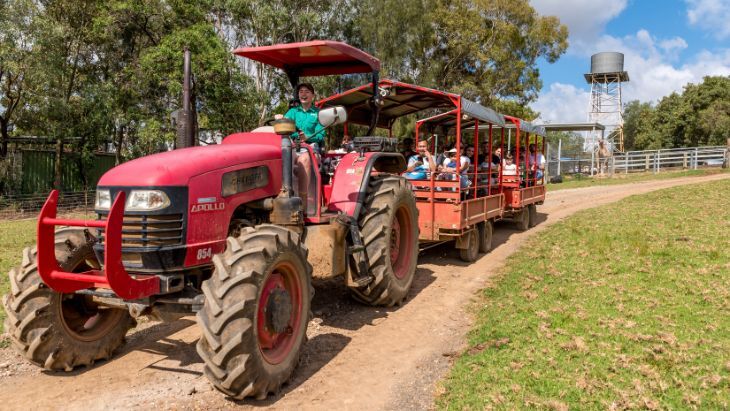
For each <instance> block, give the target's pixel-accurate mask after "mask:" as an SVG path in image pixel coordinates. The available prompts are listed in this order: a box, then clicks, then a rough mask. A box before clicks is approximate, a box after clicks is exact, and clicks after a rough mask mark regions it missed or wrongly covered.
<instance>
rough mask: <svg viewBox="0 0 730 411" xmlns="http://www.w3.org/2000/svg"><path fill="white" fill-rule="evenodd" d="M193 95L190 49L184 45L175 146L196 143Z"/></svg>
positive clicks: (190, 145)
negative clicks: (180, 97) (181, 89)
mask: <svg viewBox="0 0 730 411" xmlns="http://www.w3.org/2000/svg"><path fill="white" fill-rule="evenodd" d="M194 99H195V97H194V96H193V95H192V71H191V69H190V50H188V48H187V47H185V53H184V57H183V101H182V110H180V111H178V115H177V138H176V140H175V148H185V147H192V146H194V145H197V144H195V143H196V140H197V138H196V134H197V133H196V130H195V128H196V125H197V124H196V123H197V118H196V117H197V116H196V115H195V104H194Z"/></svg>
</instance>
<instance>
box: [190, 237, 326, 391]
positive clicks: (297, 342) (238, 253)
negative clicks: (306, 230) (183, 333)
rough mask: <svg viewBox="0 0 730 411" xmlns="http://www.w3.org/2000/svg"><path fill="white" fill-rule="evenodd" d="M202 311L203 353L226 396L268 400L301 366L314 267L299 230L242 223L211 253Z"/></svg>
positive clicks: (208, 370)
mask: <svg viewBox="0 0 730 411" xmlns="http://www.w3.org/2000/svg"><path fill="white" fill-rule="evenodd" d="M213 263H214V264H215V270H214V272H213V275H212V277H211V278H210V279H208V280H206V281H204V282H203V286H202V288H203V293H204V294H205V304H204V306H203V309H202V310H200V311H199V312H198V314H197V318H198V325H199V326H200V328H201V330H202V336H201V337H200V340H198V345H197V349H198V354H200V357H201V358H202V359H203V361H204V362H205V375H206V376H207V377H208V379H209V380H210V381H211V383H213V385H214V386H215V387H216V388H217V389H218V390H220V391H222V392H223V393H225V394H227V395H229V396H231V397H233V398H236V399H243V398H245V397H256V398H257V399H264V398H266V396H267V395H268V394H269V393H270V392H273V393H275V392H277V391H278V390H279V388H280V387H281V385H282V384H284V383H285V382H286V381H287V380H288V379H289V377H290V376H291V375H292V372H293V371H294V369H295V368H296V366H297V364H298V363H299V354H300V352H301V347H302V345H303V343H304V342H305V341H306V336H307V324H308V323H309V319H310V317H311V312H310V304H311V299H312V296H313V295H314V289H313V288H312V285H311V283H312V281H311V277H312V266H311V265H310V264H309V263H308V262H307V248H306V247H305V246H304V243H303V242H302V241H301V239H300V237H299V235H298V234H296V233H294V232H292V231H290V230H288V229H286V228H283V227H280V226H276V225H270V224H263V225H259V226H257V227H256V228H251V227H248V228H244V229H243V230H242V232H241V235H240V236H239V237H238V238H233V237H229V238H228V245H227V248H226V251H225V252H224V253H223V254H218V255H216V256H214V257H213Z"/></svg>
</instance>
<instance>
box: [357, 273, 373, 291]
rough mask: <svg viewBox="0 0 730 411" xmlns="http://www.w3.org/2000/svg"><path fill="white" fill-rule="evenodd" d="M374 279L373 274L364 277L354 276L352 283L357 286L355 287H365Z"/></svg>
mask: <svg viewBox="0 0 730 411" xmlns="http://www.w3.org/2000/svg"><path fill="white" fill-rule="evenodd" d="M374 279H375V277H373V276H372V275H366V276H364V277H359V278H353V279H352V283H353V285H354V286H355V288H361V287H365V286H366V285H368V284H370V283H372V282H373V280H374Z"/></svg>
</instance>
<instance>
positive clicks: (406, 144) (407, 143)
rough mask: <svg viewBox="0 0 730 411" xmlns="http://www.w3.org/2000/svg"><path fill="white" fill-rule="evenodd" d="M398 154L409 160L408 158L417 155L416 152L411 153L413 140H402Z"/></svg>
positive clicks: (407, 138)
mask: <svg viewBox="0 0 730 411" xmlns="http://www.w3.org/2000/svg"><path fill="white" fill-rule="evenodd" d="M400 153H401V154H403V157H405V158H406V159H409V158H411V156H413V155H415V154H417V153H416V152H414V151H413V139H412V138H410V137H406V138H404V139H403V143H402V150H401V152H400Z"/></svg>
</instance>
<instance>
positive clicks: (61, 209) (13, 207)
mask: <svg viewBox="0 0 730 411" xmlns="http://www.w3.org/2000/svg"><path fill="white" fill-rule="evenodd" d="M95 196H96V192H95V191H78V192H71V193H61V195H60V196H59V198H58V208H57V210H58V213H59V214H69V213H79V214H82V213H83V214H88V216H89V218H91V216H93V214H94V198H95ZM47 198H48V195H47V194H46V195H37V194H33V195H18V196H0V220H20V219H25V218H36V217H38V213H39V212H40V211H41V207H43V204H44V203H45V202H46V199H47Z"/></svg>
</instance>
